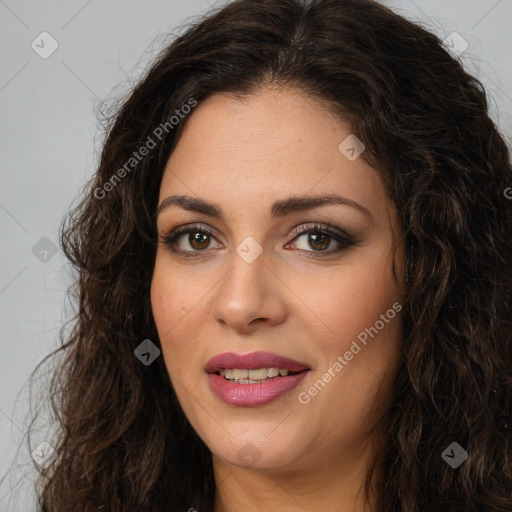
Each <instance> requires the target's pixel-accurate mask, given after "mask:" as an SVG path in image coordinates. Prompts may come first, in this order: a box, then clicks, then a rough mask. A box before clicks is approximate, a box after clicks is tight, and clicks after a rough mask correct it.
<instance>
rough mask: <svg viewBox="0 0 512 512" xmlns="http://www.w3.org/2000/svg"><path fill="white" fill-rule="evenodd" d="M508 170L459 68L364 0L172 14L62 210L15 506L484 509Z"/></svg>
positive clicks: (491, 496)
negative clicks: (58, 360)
mask: <svg viewBox="0 0 512 512" xmlns="http://www.w3.org/2000/svg"><path fill="white" fill-rule="evenodd" d="M511 183H512V167H511V162H510V155H509V151H508V148H507V146H506V144H505V142H504V139H503V137H502V136H501V135H500V133H499V131H498V129H497V127H496V126H495V125H494V124H493V122H492V121H491V120H490V118H489V116H488V105H487V100H486V95H485V92H484V91H483V89H482V86H481V84H480V83H479V82H478V81H477V80H476V79H475V78H474V77H472V76H470V75H468V74H467V73H466V72H465V71H464V70H463V68H462V66H461V64H460V63H459V62H458V61H457V60H456V59H454V58H453V57H452V56H451V55H450V54H449V53H447V51H446V50H445V49H444V48H443V45H442V44H441V41H440V40H439V39H438V38H437V37H435V36H434V35H432V34H430V33H428V32H426V31H425V30H424V29H422V28H420V27H419V26H417V25H415V24H413V23H411V22H409V21H407V20H405V19H404V18H402V17H400V16H398V15H396V14H394V13H393V12H391V11H390V10H389V9H387V8H385V7H383V6H381V5H379V4H377V3H374V2H372V1H369V0H363V1H362V0H316V1H315V0H313V1H299V0H262V1H254V0H239V1H235V2H232V3H230V4H228V5H226V6H225V7H224V8H222V9H221V10H219V11H218V12H216V13H215V14H212V15H211V16H209V17H208V18H206V19H204V20H202V21H201V22H199V23H197V24H196V25H194V26H193V27H191V28H190V29H189V30H188V31H187V32H186V33H184V34H183V35H182V36H180V37H179V38H177V39H176V40H175V41H174V42H173V43H172V44H171V45H170V46H169V47H168V48H166V49H165V50H164V51H163V52H162V54H161V55H160V56H159V58H158V59H157V60H156V62H155V63H154V64H153V65H152V67H151V69H149V71H148V72H147V73H146V75H145V76H144V77H143V78H142V80H141V81H140V83H139V85H138V86H137V87H136V88H135V89H134V91H133V93H132V94H131V95H130V97H129V98H128V99H126V101H124V103H123V104H122V105H121V106H120V107H119V109H118V111H117V112H116V113H115V115H114V116H113V118H112V123H111V125H110V128H109V130H108V134H107V137H106V141H105V144H104V147H103V151H102V155H101V161H100V165H99V168H98V170H97V172H96V174H95V175H94V176H93V179H92V181H91V183H90V187H89V193H88V194H87V195H86V196H85V197H84V198H83V200H82V202H81V204H80V205H79V206H78V207H77V208H76V209H75V210H74V211H73V212H72V214H71V215H70V216H69V217H68V219H67V220H68V223H67V225H65V226H64V227H63V230H62V240H61V243H62V246H63V248H64V250H65V252H66V255H67V257H68V258H69V259H70V261H71V262H72V263H73V264H74V265H75V267H76V269H77V271H78V276H79V278H78V281H77V286H78V294H79V295H78V296H79V310H78V314H77V317H76V318H75V319H74V323H73V329H72V331H71V332H70V334H69V336H68V338H69V339H67V340H66V343H64V344H63V346H62V348H61V349H60V350H62V351H63V354H65V361H64V364H62V366H61V368H60V369H59V370H58V373H57V374H56V375H55V377H54V382H53V387H52V400H53V401H54V406H55V407H56V410H58V411H59V412H60V414H59V415H58V417H59V420H60V422H61V426H62V433H61V435H60V437H59V439H58V440H55V442H54V444H53V446H54V448H55V452H56V457H55V460H54V461H53V463H52V464H51V465H49V466H48V467H47V468H45V469H44V470H42V473H43V476H44V478H43V476H42V477H41V481H40V482H39V484H40V485H39V488H40V506H41V510H42V511H44V512H50V511H51V512H61V511H65V510H70V509H71V508H72V509H73V510H83V511H93V510H108V511H128V510H148V511H150V510H151V511H179V510H189V511H192V510H197V511H200V512H203V511H214V512H222V511H223V512H231V511H239V510H254V511H258V510H277V509H279V510H281V511H287V510H310V511H313V510H323V511H325V510H332V511H334V510H347V511H348V510H350V511H363V510H371V511H379V512H388V511H389V512H390V511H404V512H405V511H407V512H412V511H436V512H440V511H450V512H455V511H466V512H468V511H475V512H476V511H483V510H485V511H487V512H497V511H507V510H508V511H510V510H512V458H511V444H510V441H511V434H510V419H511V398H510V391H511V389H512V379H511V370H510V369H511V367H512V344H511V329H510V328H511V324H510V320H509V318H510V312H511V300H510V289H511V275H512V274H511V262H512V244H511V242H510V233H511V227H512V225H511V224H512V203H511V201H510V200H509V199H508V198H507V197H506V194H505V193H504V191H506V190H507V188H508V187H510V186H511Z"/></svg>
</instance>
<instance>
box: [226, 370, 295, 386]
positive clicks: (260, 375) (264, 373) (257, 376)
mask: <svg viewBox="0 0 512 512" xmlns="http://www.w3.org/2000/svg"><path fill="white" fill-rule="evenodd" d="M288 373H289V370H283V369H280V368H258V369H257V370H247V369H239V368H221V369H220V370H219V374H220V375H221V377H225V378H226V379H229V380H237V381H242V383H243V384H249V383H253V382H259V381H264V380H266V379H267V378H274V377H278V376H279V375H281V376H282V377H286V375H288Z"/></svg>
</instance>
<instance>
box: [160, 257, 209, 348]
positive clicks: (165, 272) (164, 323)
mask: <svg viewBox="0 0 512 512" xmlns="http://www.w3.org/2000/svg"><path fill="white" fill-rule="evenodd" d="M197 289H198V288H197V287H194V286H191V283H190V281H188V280H187V279H183V278H180V277H179V275H177V274H176V272H172V271H171V269H170V267H169V266H168V265H167V264H166V262H165V259H164V258H162V257H159V256H158V255H157V258H156V261H155V269H154V272H153V278H152V281H151V289H150V296H151V308H152V311H153V317H154V319H155V324H156V326H157V329H158V333H159V335H160V341H161V342H162V343H164V342H165V341H166V335H165V334H166V333H167V332H169V330H170V329H173V330H174V327H175V326H177V325H178V324H179V323H180V321H181V320H182V319H183V318H184V316H185V315H186V314H187V313H188V312H190V311H191V309H192V308H193V307H194V304H196V303H197V301H198V300H199V298H200V297H199V296H198V293H196V292H195V290H197Z"/></svg>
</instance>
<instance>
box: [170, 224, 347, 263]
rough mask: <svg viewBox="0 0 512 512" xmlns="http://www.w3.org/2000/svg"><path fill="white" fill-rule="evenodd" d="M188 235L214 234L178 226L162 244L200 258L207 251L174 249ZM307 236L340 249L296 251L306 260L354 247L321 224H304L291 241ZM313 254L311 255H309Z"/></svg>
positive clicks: (194, 226)
mask: <svg viewBox="0 0 512 512" xmlns="http://www.w3.org/2000/svg"><path fill="white" fill-rule="evenodd" d="M190 233H201V234H207V235H210V236H211V237H213V238H215V234H214V232H213V231H212V230H211V229H209V228H206V227H205V226H203V225H200V224H192V225H190V224H189V225H185V226H180V227H178V228H176V229H172V228H171V229H170V231H169V232H168V233H167V234H166V235H164V237H163V239H162V243H163V244H165V245H166V246H168V247H169V248H170V249H171V251H173V252H174V253H176V254H181V255H182V256H183V257H185V258H195V257H201V256H203V254H202V253H205V252H206V251H207V249H203V250H192V251H183V250H181V249H177V248H176V242H177V240H178V238H179V237H180V236H181V235H184V234H190ZM308 234H319V235H327V236H328V237H329V238H332V239H333V240H335V241H336V242H338V243H339V244H340V246H341V247H339V248H338V249H334V250H333V249H331V250H328V251H327V250H323V251H314V250H311V251H306V250H304V249H297V250H298V251H299V252H300V253H302V254H304V255H305V256H306V257H308V258H318V257H320V258H322V257H325V256H324V255H326V256H327V255H332V254H336V253H339V252H341V251H343V250H344V249H346V248H348V247H350V246H352V245H354V240H353V239H352V238H351V237H350V236H349V235H347V234H346V233H343V232H342V231H338V230H337V229H336V228H333V227H332V226H329V225H322V224H304V225H302V226H300V227H299V228H298V229H297V230H296V232H295V233H294V237H293V238H292V240H291V241H293V240H295V239H296V238H298V237H299V236H302V235H308ZM311 253H313V254H314V255H313V254H311Z"/></svg>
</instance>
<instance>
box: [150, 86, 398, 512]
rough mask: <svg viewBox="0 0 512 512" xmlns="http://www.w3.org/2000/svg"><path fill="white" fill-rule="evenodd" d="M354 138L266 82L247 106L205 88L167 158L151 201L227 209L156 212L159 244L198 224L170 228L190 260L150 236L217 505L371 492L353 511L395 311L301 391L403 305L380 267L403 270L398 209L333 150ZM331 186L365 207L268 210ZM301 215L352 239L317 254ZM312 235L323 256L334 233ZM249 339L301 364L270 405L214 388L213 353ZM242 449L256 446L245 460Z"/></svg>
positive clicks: (322, 505) (173, 358) (161, 325)
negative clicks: (239, 401) (252, 249)
mask: <svg viewBox="0 0 512 512" xmlns="http://www.w3.org/2000/svg"><path fill="white" fill-rule="evenodd" d="M350 133H351V131H350V126H349V125H348V124H346V123H344V122H342V121H341V120H340V119H338V118H336V117H334V116H333V115H332V114H331V113H330V112H329V111H328V110H325V109H324V107H322V105H321V104H320V103H319V102H317V100H316V99H314V98H311V97H309V96H307V95H306V94H305V93H303V92H301V91H298V90H295V89H291V88H281V89H277V88H272V87H267V88H264V89H260V90H258V91H257V92H255V93H253V94H252V95H251V96H249V97H247V98H245V99H244V100H243V101H240V100H236V99H234V98H232V97H230V96H229V95H226V94H216V95H213V96H211V97H210V98H209V99H208V100H206V101H204V102H203V103H201V104H199V105H198V106H197V107H196V108H195V109H194V110H193V112H192V113H191V114H190V115H189V116H188V118H187V120H186V125H185V127H184V131H183V133H182V136H181V138H180V140H179V142H178V144H177V146H176V148H175V150H174V152H173V154H172V155H171V157H170V158H169V160H168V162H167V165H166V169H165V172H164V175H163V179H162V183H161V188H160V196H159V204H160V203H161V202H162V201H163V200H164V199H165V198H167V197H168V196H171V195H175V194H180V195H189V196H192V197H199V198H202V199H205V200H207V201H210V202H212V203H215V204H216V205H218V207H219V208H221V209H222V210H223V212H224V214H225V219H224V220H219V219H216V218H214V217H211V216H209V215H206V214H203V213H197V212H192V211H187V210H185V209H183V208H181V207H180V206H177V205H170V206H168V207H167V208H165V209H163V210H162V211H161V212H160V214H159V216H158V221H157V229H158V233H159V236H160V238H161V239H162V238H163V237H164V236H165V235H166V234H167V233H168V232H169V231H170V230H171V229H172V228H174V227H177V226H181V225H185V224H192V223H200V224H201V226H204V227H207V228H208V227H209V228H210V229H212V230H213V231H214V236H209V235H208V234H207V233H206V234H205V235H206V238H205V239H200V243H195V244H194V239H192V238H190V237H189V234H184V235H181V237H180V239H179V240H180V242H179V247H180V248H181V249H182V250H184V251H189V252H194V251H195V253H196V254H197V253H200V254H199V257H197V258H185V257H184V256H183V255H180V254H176V253H174V252H172V250H171V249H170V247H169V246H167V245H165V244H164V243H161V242H160V243H159V247H158V250H157V255H156V261H155V267H154V274H153V279H152V283H151V302H152V308H153V315H154V319H155V322H156V326H157V329H158V334H159V338H160V341H161V345H162V353H163V357H164V360H165V364H166V368H167V370H168V373H169V377H170V380H171V382H172V385H173V387H174V389H175V390H176V393H177V396H178V399H179V402H180V404H181V407H182V408H183V411H184V412H185V414H186V416H187V417H188V419H189V421H190V423H191V425H192V426H193V427H194V429H195V430H196V432H197V433H198V435H199V436H200V437H201V438H202V439H203V440H204V442H205V443H206V445H207V446H208V447H209V448H210V450H211V452H212V457H213V465H214V473H215V480H216V484H217V496H216V501H215V512H231V511H240V510H251V511H263V510H277V509H279V510H280V511H281V512H287V511H292V510H293V511H296V510H302V509H304V510H308V511H313V510H322V511H324V512H326V511H334V510H336V511H340V510H346V511H351V512H353V511H362V510H376V508H375V503H376V501H375V496H374V495H373V494H372V496H371V499H370V503H369V508H366V509H365V508H364V493H363V491H362V486H363V483H364V478H365V476H366V471H367V469H368V466H369V464H370V462H371V461H372V458H373V457H374V454H375V450H376V449H378V447H379V446H380V443H381V442H380V440H379V437H380V430H379V428H376V429H375V430H374V431H373V433H371V432H370V430H371V428H372V427H373V426H374V425H375V423H376V421H377V419H378V417H379V414H380V413H381V412H382V408H383V406H384V404H385V402H386V400H387V399H389V386H390V384H391V382H392V380H393V377H394V375H395V372H396V369H397V365H398V362H399V357H400V356H399V353H400V346H401V342H402V331H401V322H400V316H401V315H400V314H399V313H398V314H396V316H395V317H394V319H393V320H389V321H388V322H387V323H385V324H384V328H382V329H381V330H380V331H379V332H378V334H377V335H376V336H374V337H373V338H368V343H367V345H366V346H364V345H363V346H362V349H361V351H360V352H358V353H357V354H356V355H354V357H353V359H352V360H350V361H346V362H347V365H346V366H344V367H343V369H342V370H341V371H339V372H333V371H332V370H331V375H332V373H334V374H335V377H332V378H331V381H330V382H329V383H327V384H326V385H325V387H323V389H321V391H320V392H318V393H317V394H316V396H314V397H311V400H310V401H309V403H307V404H304V403H301V402H300V401H299V399H298V395H299V393H301V392H305V391H306V392H307V390H308V389H309V388H310V387H311V386H313V384H314V383H315V382H316V381H318V379H320V378H321V377H322V375H323V374H324V373H325V372H327V371H328V369H329V368H330V367H332V366H333V364H334V363H335V361H337V358H338V356H343V355H344V354H345V352H346V351H347V350H349V348H350V346H351V344H352V342H353V341H354V340H356V339H357V336H358V335H359V334H360V333H361V332H362V331H364V330H365V328H369V327H371V326H374V325H375V322H376V321H377V320H379V318H381V317H380V315H382V314H385V313H386V311H387V310H388V309H389V308H391V307H392V304H393V303H395V302H398V303H399V304H401V303H402V302H401V299H402V294H401V291H400V290H401V289H400V287H399V284H398V283H397V282H396V280H395V278H394V277H393V274H392V259H393V251H394V248H395V246H396V247H397V252H396V262H397V269H398V272H399V275H401V272H402V265H403V258H404V246H403V242H401V241H400V237H401V232H400V228H399V221H398V217H397V213H396V209H395V207H394V204H393V202H392V201H391V199H390V198H389V197H388V195H387V194H386V191H385V188H384V185H383V182H382V180H381V178H380V176H379V174H378V173H377V171H376V170H375V169H373V168H372V167H370V166H369V165H368V164H367V163H366V162H365V160H364V158H363V157H362V156H360V157H359V158H357V159H356V160H354V161H350V160H349V159H347V158H346V157H345V156H344V155H343V154H342V153H341V152H340V150H339V149H338V146H339V144H340V143H341V141H343V140H344V139H345V138H346V137H347V136H348V135H349V134H350ZM332 193H336V194H339V195H342V196H344V197H345V198H348V199H350V200H351V201H355V202H357V203H358V204H360V205H362V206H363V207H364V208H366V209H367V210H368V212H369V214H368V215H366V214H364V213H362V212H361V211H360V210H358V209H357V208H355V207H352V206H349V205H340V204H331V205H323V206H321V207H317V208H312V209H309V210H307V211H301V212H291V213H289V214H288V215H285V216H283V217H279V218H272V217H271V215H270V206H271V204H272V203H273V202H274V201H277V200H280V199H285V198H288V197H289V196H298V195H300V196H302V195H321V194H332ZM310 223H321V224H322V226H324V225H331V226H334V227H336V228H338V229H340V230H343V231H344V232H346V233H347V234H349V235H350V236H351V237H353V239H354V244H353V245H352V246H349V247H345V248H343V249H342V250H341V252H338V253H331V254H325V252H323V253H322V251H320V250H319V247H321V246H322V244H321V243H319V241H318V238H317V239H316V243H315V239H314V238H313V240H311V236H308V235H307V234H295V229H294V228H295V227H297V226H302V225H307V224H310ZM196 231H197V230H196ZM317 233H318V231H317ZM190 236H193V235H190ZM247 237H253V238H254V239H255V240H256V241H257V242H258V244H259V245H260V246H261V248H262V249H263V252H262V253H261V254H260V255H259V256H258V257H257V258H256V259H255V261H253V262H252V263H247V262H246V261H245V260H244V259H243V258H242V257H240V256H239V255H238V254H237V252H236V248H237V246H239V245H240V244H241V243H242V242H243V241H244V240H245V239H246V238H247ZM203 240H205V241H203ZM324 241H325V239H324ZM208 243H209V245H208ZM324 246H328V247H327V249H326V251H329V250H331V249H336V248H338V247H340V244H338V243H337V242H336V240H334V239H332V238H331V239H330V241H329V239H327V242H325V243H324ZM201 247H206V249H203V250H202V252H201ZM322 247H323V246H322ZM301 250H302V252H301ZM308 255H309V256H313V257H308ZM315 256H316V258H315ZM256 350H266V351H270V352H274V353H276V354H279V355H283V356H286V357H290V358H292V359H295V360H297V361H300V362H305V363H307V364H308V366H309V367H310V369H311V370H310V372H309V374H308V375H307V376H306V378H305V379H304V380H303V381H302V382H301V383H300V384H299V386H298V387H297V388H295V389H293V390H292V391H290V392H288V393H287V394H286V395H285V396H283V397H281V398H279V399H278V400H276V401H274V402H271V403H269V404H267V405H264V406H259V407H236V406H232V405H227V404H226V403H224V402H223V401H221V400H220V399H219V398H218V397H217V396H216V395H215V394H214V393H213V392H212V391H211V390H210V387H209V381H208V377H207V375H206V373H205V372H204V368H205V366H206V364H207V362H208V361H209V360H210V359H211V358H212V357H213V356H214V355H216V354H219V353H222V352H227V351H234V352H238V353H247V352H253V351H256ZM248 443H251V444H250V445H249V444H248ZM247 450H250V451H251V453H252V456H251V457H248V458H246V460H245V461H244V460H241V458H239V454H241V453H242V454H243V453H245V452H246V451H247ZM379 475H380V471H379V468H378V467H377V472H376V476H377V477H378V476H379ZM191 505H192V504H191Z"/></svg>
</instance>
